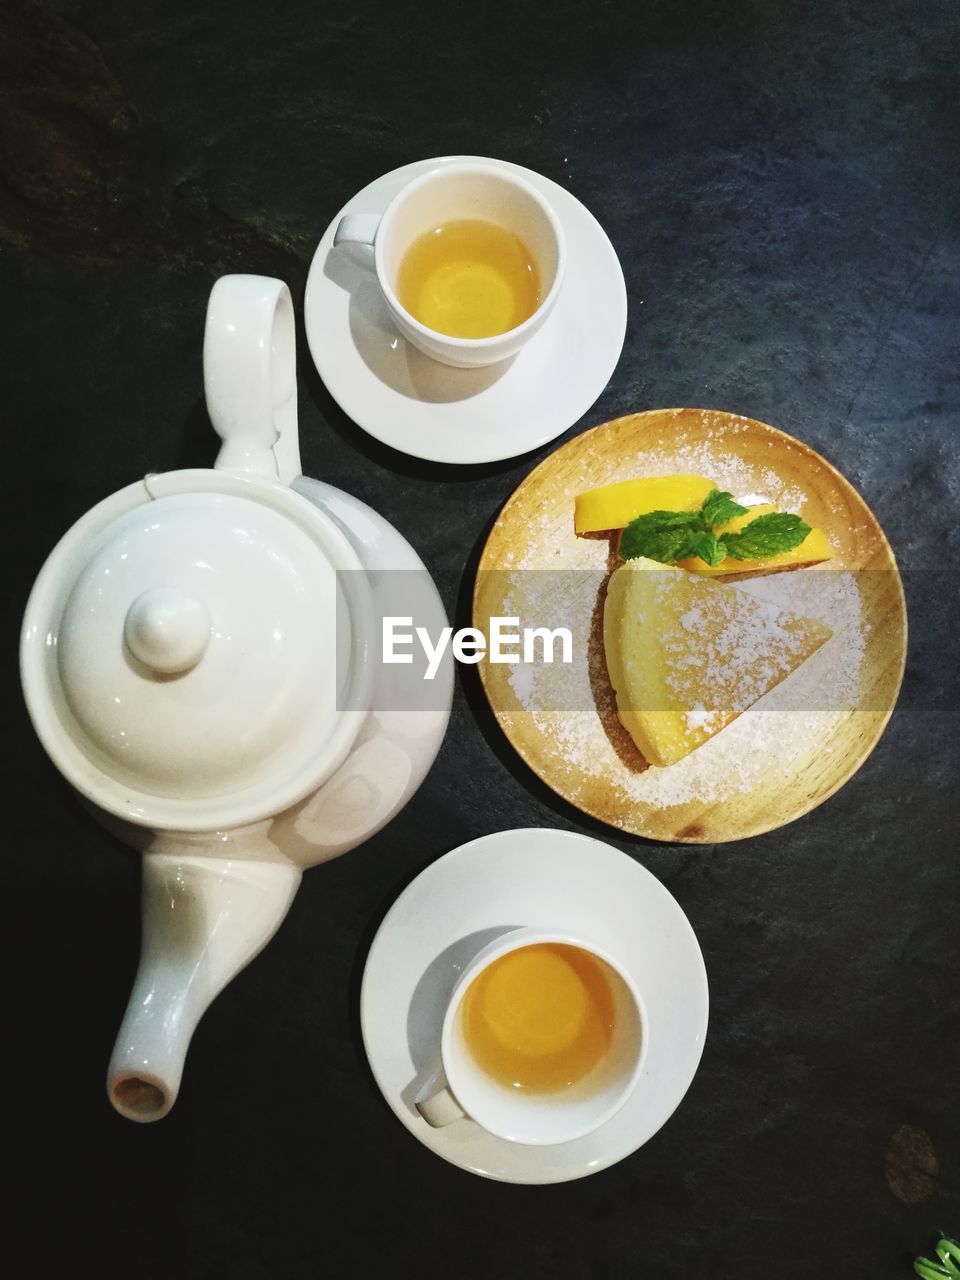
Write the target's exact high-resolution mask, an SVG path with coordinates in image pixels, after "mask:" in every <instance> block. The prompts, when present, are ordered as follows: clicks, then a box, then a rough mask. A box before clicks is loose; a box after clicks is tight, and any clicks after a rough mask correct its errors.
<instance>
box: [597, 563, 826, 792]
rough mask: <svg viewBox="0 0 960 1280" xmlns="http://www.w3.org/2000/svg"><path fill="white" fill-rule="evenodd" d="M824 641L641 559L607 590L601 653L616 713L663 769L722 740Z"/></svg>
mask: <svg viewBox="0 0 960 1280" xmlns="http://www.w3.org/2000/svg"><path fill="white" fill-rule="evenodd" d="M830 635H831V631H830V628H829V627H827V626H824V625H823V623H821V622H817V621H815V620H814V619H812V618H804V617H801V616H800V615H796V614H790V613H785V612H783V611H782V610H781V609H778V608H777V607H776V606H775V605H772V604H770V603H769V602H767V601H764V600H758V599H756V598H754V597H753V596H750V595H748V594H747V593H746V592H745V591H741V590H739V589H738V588H737V587H736V586H733V585H731V584H728V583H724V582H708V581H707V580H706V579H704V578H701V577H699V576H698V575H694V574H690V573H685V572H684V571H683V570H682V569H675V568H673V567H671V566H669V565H663V564H657V562H656V561H654V560H647V559H644V558H643V557H638V558H637V559H636V560H628V561H627V562H626V563H625V564H623V565H621V567H620V568H619V569H617V570H615V572H614V573H613V574H612V576H611V578H610V582H609V584H608V586H607V598H606V602H605V604H604V613H603V646H604V653H605V655H606V660H607V671H608V673H609V676H610V682H611V684H612V685H613V688H614V692H615V693H616V695H617V714H618V715H619V717H620V722H621V723H622V725H623V727H624V728H625V729H626V730H627V732H628V733H629V734H630V736H631V738H633V740H634V742H635V743H636V744H637V747H638V748H639V750H640V751H641V752H642V753H643V755H644V756H645V757H646V759H647V761H648V762H649V763H650V764H652V765H658V766H660V767H664V766H667V765H671V764H675V763H676V762H677V761H678V760H681V759H683V757H684V756H686V755H689V753H690V752H691V751H694V750H695V749H696V748H697V747H699V746H701V745H702V744H703V743H704V742H706V741H707V740H708V739H709V738H712V737H713V735H714V734H716V733H719V732H720V730H721V729H723V728H724V727H725V726H726V725H728V724H730V722H731V721H732V720H735V719H736V718H737V716H739V715H741V714H742V713H743V712H744V711H746V710H747V708H748V707H751V706H753V704H754V703H755V702H756V701H757V699H758V698H761V697H763V695H764V694H765V693H766V692H767V691H768V690H770V689H772V688H773V687H774V686H775V685H777V684H779V683H780V681H781V680H783V679H785V678H786V677H787V676H788V675H789V674H790V673H791V671H794V670H795V669H796V668H797V667H799V666H800V664H801V663H802V662H804V661H806V659H807V658H809V657H810V655H811V654H812V653H814V652H816V650H817V649H819V648H820V646H821V645H822V644H824V643H825V642H826V641H827V640H828V639H829V638H830Z"/></svg>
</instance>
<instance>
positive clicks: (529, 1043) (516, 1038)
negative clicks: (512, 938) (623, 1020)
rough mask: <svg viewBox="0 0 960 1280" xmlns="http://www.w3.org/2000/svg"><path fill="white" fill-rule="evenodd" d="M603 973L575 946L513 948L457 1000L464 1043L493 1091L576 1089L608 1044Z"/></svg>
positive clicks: (609, 999) (609, 1014)
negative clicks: (499, 1088)
mask: <svg viewBox="0 0 960 1280" xmlns="http://www.w3.org/2000/svg"><path fill="white" fill-rule="evenodd" d="M608 973H609V970H608V966H607V965H606V964H604V962H603V961H602V960H601V959H600V958H599V957H598V956H595V955H592V954H591V953H590V952H588V951H584V950H582V949H581V948H580V947H574V946H569V945H566V944H563V943H554V942H544V943H537V944H534V945H533V946H527V947H519V948H518V949H517V950H515V951H510V952H508V953H507V954H506V955H503V956H501V957H500V958H499V959H498V960H494V961H493V963H492V964H490V965H488V966H487V967H486V968H485V969H484V970H483V972H482V973H480V974H479V975H478V976H477V977H476V978H474V980H473V982H472V983H471V985H470V987H469V989H468V990H467V993H466V995H465V996H464V1001H463V1024H462V1029H463V1038H464V1042H465V1044H466V1047H467V1049H468V1051H469V1052H470V1054H471V1055H472V1056H473V1059H474V1062H475V1063H476V1065H477V1066H478V1067H479V1068H480V1069H481V1070H482V1071H484V1072H485V1073H486V1074H487V1075H488V1076H490V1077H491V1078H492V1079H493V1080H495V1081H496V1082H497V1083H498V1084H501V1085H505V1086H507V1087H508V1088H512V1089H522V1090H527V1091H529V1092H532V1093H556V1092H558V1091H560V1090H562V1089H568V1088H571V1087H572V1086H574V1085H576V1084H578V1083H579V1082H580V1081H581V1080H583V1079H584V1078H585V1077H586V1076H588V1075H589V1074H590V1072H591V1071H593V1070H594V1068H595V1067H596V1066H597V1065H598V1063H599V1062H600V1061H601V1059H602V1058H603V1057H604V1055H605V1054H606V1053H607V1051H608V1049H609V1048H610V1045H611V1044H612V1042H613V1036H614V1029H615V1001H614V996H613V990H612V988H611V984H610V978H609V976H608Z"/></svg>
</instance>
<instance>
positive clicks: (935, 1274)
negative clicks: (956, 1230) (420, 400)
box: [913, 1236, 960, 1280]
mask: <svg viewBox="0 0 960 1280" xmlns="http://www.w3.org/2000/svg"><path fill="white" fill-rule="evenodd" d="M936 1253H937V1259H938V1261H934V1259H933V1258H917V1259H916V1260H915V1261H914V1264H913V1269H914V1271H915V1272H916V1273H917V1275H918V1276H920V1277H921V1280H941V1278H942V1277H946V1280H958V1277H960V1265H958V1264H960V1244H958V1243H957V1241H956V1240H951V1238H950V1237H949V1236H942V1237H941V1238H940V1240H939V1242H938V1243H937V1249H936Z"/></svg>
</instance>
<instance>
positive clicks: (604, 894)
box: [360, 828, 708, 1183]
mask: <svg viewBox="0 0 960 1280" xmlns="http://www.w3.org/2000/svg"><path fill="white" fill-rule="evenodd" d="M518 925H533V926H536V927H541V928H551V929H562V930H565V931H569V932H570V933H574V934H579V935H581V936H582V937H585V938H589V939H590V940H592V941H595V942H597V943H599V944H600V945H601V946H603V947H605V948H607V949H608V950H609V951H610V952H611V954H612V955H614V956H616V957H617V959H618V960H619V961H620V963H621V964H622V965H623V966H624V968H626V969H627V970H628V971H629V973H630V975H631V976H632V977H633V979H634V981H635V982H636V983H637V986H638V987H639V988H640V991H641V993H642V995H643V998H644V1002H645V1004H646V1009H647V1015H648V1021H649V1028H650V1043H649V1048H648V1051H647V1061H646V1065H645V1068H644V1072H643V1075H642V1076H641V1078H640V1082H639V1084H638V1085H637V1088H636V1090H635V1091H634V1093H633V1094H632V1096H631V1097H630V1098H629V1099H628V1101H627V1102H626V1103H625V1104H624V1106H623V1108H622V1109H621V1110H620V1111H618V1112H617V1114H616V1115H615V1116H614V1117H613V1118H612V1119H610V1120H608V1121H607V1123H606V1124H605V1125H602V1126H601V1128H599V1129H597V1130H595V1131H594V1132H593V1133H591V1134H589V1135H588V1136H587V1137H585V1138H578V1139H577V1140H576V1141H575V1142H566V1143H563V1144H561V1145H559V1146H552V1147H524V1146H520V1145H519V1144H517V1143H513V1142H506V1141H504V1140H503V1139H502V1138H495V1137H493V1136H492V1135H491V1134H489V1133H487V1132H486V1131H485V1130H483V1129H481V1128H480V1126H479V1125H477V1124H475V1123H474V1122H473V1121H472V1120H456V1121H454V1123H453V1124H450V1125H447V1126H446V1127H445V1128H442V1129H431V1128H430V1126H429V1125H428V1124H427V1122H426V1121H425V1120H423V1119H422V1118H421V1117H420V1115H419V1114H418V1113H417V1111H416V1110H415V1109H414V1106H413V1098H414V1097H415V1096H416V1094H417V1092H418V1090H419V1089H420V1087H421V1086H422V1085H423V1084H424V1083H425V1082H426V1080H427V1078H428V1077H429V1075H430V1074H431V1072H432V1070H433V1069H434V1067H435V1066H436V1059H437V1050H438V1045H439V1040H440V1028H441V1025H442V1022H443V1015H444V1008H445V1005H446V1001H447V998H448V996H449V993H450V991H451V990H452V988H453V985H454V983H455V982H456V979H457V976H458V974H459V973H460V971H461V969H462V968H463V966H464V965H465V964H466V963H467V962H468V961H469V960H470V959H471V958H472V957H473V955H475V954H476V952H477V951H478V950H479V949H480V947H481V946H485V945H486V943H487V942H490V941H492V940H493V939H494V938H495V937H497V936H498V935H499V934H501V933H505V932H506V931H507V930H508V929H510V928H514V927H516V926H518ZM707 1004H708V1001H707V976H706V972H705V970H704V966H703V957H702V956H701V954H700V948H699V946H698V945H697V940H696V937H695V935H694V933H693V930H692V928H691V927H690V924H689V922H688V921H687V918H686V916H685V915H684V914H683V912H682V911H681V910H680V907H679V906H678V905H677V903H676V902H675V900H674V899H673V898H672V897H671V895H670V894H669V893H668V892H667V890H666V889H665V888H664V887H663V885H662V884H661V883H660V882H659V880H657V879H656V878H655V877H654V876H652V875H651V874H650V872H649V871H646V870H645V869H644V868H643V867H641V866H640V864H639V863H637V862H634V861H633V859H632V858H629V857H627V855H626V854H624V853H620V852H619V851H618V850H616V849H614V848H612V847H611V846H610V845H607V844H604V843H602V842H601V841H600V840H594V839H592V838H590V837H588V836H581V835H576V834H574V833H572V832H567V831H553V830H547V829H543V828H529V829H526V830H519V831H500V832H498V833H496V834H495V835H490V836H484V837H482V838H481V839H479V840H472V841H471V842H470V843H469V844H465V845H461V846H460V848H459V849H454V850H453V851H452V852H451V853H448V854H447V855H446V856H445V857H443V858H440V859H439V861H437V862H435V863H433V865H432V866H430V867H428V868H427V870H426V871H424V872H422V873H421V874H420V875H419V876H418V877H417V878H416V880H414V881H413V883H412V884H410V885H408V886H407V888H406V889H405V890H404V891H403V893H402V894H401V895H400V897H399V898H398V899H397V901H396V902H395V903H394V905H393V906H392V907H391V908H390V911H389V912H388V914H387V916H386V918H385V920H384V921H383V924H382V925H381V926H380V928H379V930H378V932H377V936H376V938H375V939H374V941H373V946H372V947H371V948H370V954H369V956H368V957H367V963H366V968H365V970H364V976H363V987H362V990H361V994H360V1021H361V1025H362V1028H363V1040H364V1045H365V1046H366V1050H367V1057H368V1058H369V1060H370V1066H371V1069H372V1071H373V1075H374V1078H375V1079H376V1081H377V1084H378V1085H379V1086H380V1089H381V1090H382V1092H383V1095H384V1097H385V1098H386V1100H387V1102H388V1103H389V1104H390V1106H391V1107H392V1109H393V1110H394V1112H395V1113H396V1115H397V1116H398V1117H399V1119H400V1120H401V1121H402V1122H403V1123H404V1124H405V1125H406V1127H407V1128H408V1129H409V1130H410V1132H411V1133H412V1134H413V1135H414V1137H416V1138H419V1140H420V1141H421V1142H422V1143H423V1144H424V1146H427V1147H429V1148H430V1150H431V1151H434V1152H436V1154H437V1155H438V1156H442V1157H443V1159H444V1160H449V1161H450V1163H451V1164H456V1165H459V1166H460V1168H462V1169H468V1170H469V1171H470V1172H471V1173H477V1174H480V1175H481V1176H483V1177H486V1178H496V1179H498V1180H499V1181H501V1182H523V1183H547V1182H567V1181H569V1180H571V1179H573V1178H582V1177H584V1176H586V1175H587V1174H590V1173H596V1172H597V1171H598V1170H600V1169H605V1168H606V1167H607V1166H608V1165H611V1164H615V1163H616V1162H617V1161H618V1160H622V1159H623V1158H624V1156H627V1155H629V1154H630V1153H631V1152H632V1151H636V1149H637V1148H638V1147H640V1146H642V1145H643V1143H645V1142H646V1141H647V1140H648V1139H649V1138H651V1137H652V1136H653V1134H655V1133H656V1132H657V1130H658V1129H659V1128H660V1127H661V1126H662V1125H663V1124H664V1123H665V1122H666V1120H667V1118H668V1117H669V1116H670V1115H671V1114H672V1112H673V1111H674V1109H675V1108H676V1106H677V1104H678V1103H679V1102H680V1100H681V1098H682V1097H683V1095H684V1094H685V1093H686V1091H687V1089H688V1088H689V1086H690V1082H691V1080H692V1079H693V1077H694V1074H695V1072H696V1070H697V1065H698V1063H699V1061H700V1055H701V1053H702V1052H703V1042H704V1037H705V1035H706V1030H707Z"/></svg>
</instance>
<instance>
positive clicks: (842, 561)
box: [473, 409, 907, 844]
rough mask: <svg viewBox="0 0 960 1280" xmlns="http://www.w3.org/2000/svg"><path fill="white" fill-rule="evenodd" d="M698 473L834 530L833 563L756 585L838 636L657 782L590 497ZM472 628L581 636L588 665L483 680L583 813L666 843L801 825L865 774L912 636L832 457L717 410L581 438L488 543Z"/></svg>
mask: <svg viewBox="0 0 960 1280" xmlns="http://www.w3.org/2000/svg"><path fill="white" fill-rule="evenodd" d="M679 472H692V473H695V474H700V475H705V476H707V477H708V478H710V479H712V480H714V481H715V482H716V483H717V484H718V485H719V487H720V488H722V489H728V490H730V491H732V492H733V494H734V496H735V497H739V498H741V499H743V498H746V499H748V500H752V501H757V500H760V499H764V500H767V501H771V502H774V503H776V505H777V506H778V508H779V509H781V510H790V511H796V512H798V513H799V514H801V515H802V516H803V518H804V519H805V520H806V521H807V522H808V523H809V524H811V525H819V526H821V527H822V528H824V529H825V530H826V531H827V533H828V535H829V537H830V540H831V542H832V544H833V548H834V558H833V559H832V560H831V561H829V562H827V563H825V564H823V565H819V566H813V567H809V568H801V569H794V570H790V571H789V572H781V573H771V574H765V575H756V574H752V575H741V576H740V577H739V578H738V579H737V580H736V581H737V585H738V587H739V588H740V589H742V590H747V591H750V592H751V593H753V594H755V595H760V596H763V597H765V598H768V599H770V600H773V601H775V602H776V603H778V604H781V605H782V606H783V607H784V608H787V609H791V610H792V611H793V612H800V613H805V614H807V615H809V616H814V617H817V616H819V617H821V618H822V619H823V620H824V621H826V622H827V623H828V624H829V625H830V626H831V627H832V629H833V632H834V634H833V637H832V638H831V640H830V641H828V643H827V644H826V645H824V647H823V649H821V650H820V651H819V652H818V653H817V654H814V655H813V656H812V657H811V658H810V659H808V661H807V662H806V663H804V664H803V665H802V666H801V667H800V668H799V669H798V670H797V671H795V672H794V673H793V674H792V675H791V676H790V677H788V679H787V680H785V681H783V683H782V684H781V685H779V686H778V687H777V688H776V689H773V690H771V692H770V693H768V694H767V695H766V696H765V697H764V698H762V699H761V700H760V701H759V702H757V703H756V704H755V705H754V706H753V707H751V708H750V709H749V710H748V711H747V712H745V713H744V714H743V715H741V716H740V717H739V718H738V719H737V720H735V721H733V723H732V724H730V725H728V726H727V728H725V729H724V730H722V732H720V733H719V734H717V735H716V736H715V737H714V738H712V739H711V740H710V741H709V742H707V743H705V744H704V745H703V746H702V747H700V748H699V749H698V750H697V751H694V752H692V753H691V754H690V755H689V756H688V757H686V759H685V760H682V761H680V762H679V763H678V764H675V765H672V766H670V767H669V768H667V769H655V768H650V767H649V766H648V765H647V763H646V761H645V760H644V759H643V757H642V756H641V755H640V753H639V752H638V751H637V749H636V747H635V746H634V745H633V743H632V741H631V739H630V738H629V737H628V735H627V734H626V733H625V731H624V730H623V728H622V726H621V725H620V723H619V720H618V719H617V716H616V706H615V701H614V697H613V691H612V689H611V688H610V684H609V679H608V677H607V674H606V664H605V662H604V659H603V645H602V608H603V597H604V594H605V589H606V579H607V577H608V576H609V572H610V570H611V569H612V568H613V567H614V566H615V564H616V562H617V561H616V556H615V554H614V551H613V548H612V546H611V543H610V540H609V539H608V538H607V537H605V536H602V535H592V536H588V537H579V538H578V537H577V536H576V535H575V534H574V531H573V504H574V498H575V496H576V494H577V493H579V492H581V491H582V490H584V489H590V488H594V487H595V486H597V485H604V484H611V483H613V482H615V481H617V480H624V479H628V478H630V477H637V476H653V475H669V474H671V473H679ZM473 613H474V625H475V626H477V627H478V628H480V629H481V630H483V631H484V632H485V633H488V631H489V621H490V618H491V617H494V616H506V617H510V616H513V617H519V618H520V619H521V622H520V625H521V627H524V626H536V625H540V626H549V627H550V628H555V627H558V626H560V625H568V626H569V628H570V630H571V632H572V635H573V661H572V663H570V664H562V663H560V662H559V661H556V662H554V663H553V664H552V665H551V666H550V667H547V666H545V665H544V664H543V663H542V662H534V663H531V664H520V665H505V664H491V663H489V662H487V661H484V662H483V663H481V665H480V675H481V679H482V681H483V685H484V689H485V691H486V694H487V698H488V700H489V702H490V705H491V707H492V709H493V712H494V714H495V716H496V718H497V719H498V721H499V722H500V725H501V726H502V728H503V730H504V732H505V733H506V735H507V737H508V738H509V740H510V742H511V743H512V744H513V746H514V747H515V748H516V750H517V752H518V753H519V754H520V755H521V756H522V758H523V759H524V760H525V761H526V762H527V764H528V765H529V766H530V767H531V768H532V769H533V770H534V772H535V773H537V774H538V775H539V777H541V778H542V779H543V781H544V782H546V783H547V784H548V785H549V786H550V787H552V788H553V790H554V791H556V792H557V793H558V794H559V795H561V796H563V797H564V798H565V799H566V800H568V801H570V802H571V803H572V804H574V805H575V806H576V807H577V808H579V809H581V810H582V811H583V812H584V813H588V814H590V815H591V816H593V817H595V818H599V819H600V820H601V821H603V822H607V823H610V824H611V826H614V827H617V828H619V829H621V830H623V831H628V832H631V833H633V834H635V835H639V836H646V837H649V838H651V839H655V840H669V841H681V842H684V843H692V844H706V843H713V842H717V841H726V840H739V839H743V838H744V837H747V836H753V835H758V834H760V833H761V832H764V831H770V830H773V829H774V828H776V827H779V826H782V825H783V824H784V823H787V822H792V821H793V820H794V819H795V818H799V817H800V816H801V815H802V814H805V813H808V812H809V811H810V810H811V809H813V808H815V807H816V806H817V805H818V804H821V803H822V802H823V801H824V800H826V799H827V798H828V797H829V796H831V795H832V794H833V793H834V792H835V791H836V790H837V789H838V788H839V787H841V786H843V784H844V783H845V782H846V781H847V780H848V779H849V778H850V777H851V776H852V775H853V774H854V773H855V772H856V770H857V769H858V768H859V767H860V765H861V764H862V763H863V762H864V760H865V759H866V758H867V756H868V755H869V754H870V752H871V751H872V749H873V747H874V746H875V745H876V743H877V741H878V739H879V737H880V735H881V733H882V732H883V729H884V726H885V725H886V723H887V721H888V719H889V718H890V714H891V712H892V710H893V706H894V703H895V701H896V698H897V694H898V692H899V689H900V683H901V680H902V678H903V669H904V663H905V660H906V643H907V621H906V605H905V602H904V596H903V587H902V584H901V581H900V575H899V572H898V571H897V565H896V560H895V559H894V555H893V552H892V550H891V548H890V545H889V543H888V542H887V540H886V538H885V537H884V534H883V530H882V529H881V528H880V525H879V524H878V523H877V520H876V518H875V517H874V515H873V513H872V512H871V511H870V509H869V507H868V506H867V505H866V503H865V502H864V500H863V499H862V498H861V497H860V495H859V494H858V493H857V492H856V490H855V489H854V488H853V486H852V485H851V484H850V483H849V482H848V481H847V480H845V479H844V477H843V476H842V475H840V474H839V472H838V471H836V470H835V469H834V468H833V467H832V466H831V465H830V464H829V463H828V462H827V461H826V460H825V459H824V458H822V457H820V455H819V454H817V453H815V452H814V451H813V450H812V449H810V448H808V447H807V446H806V445H804V444H802V443H801V442H800V441H799V440H795V439H793V438H792V437H791V436H788V435H786V434H785V433H784V432H782V431H778V430H777V429H776V428H774V427H770V426H766V425H765V424H764V423H762V422H756V421H754V420H752V419H749V418H741V417H737V416H736V415H734V414H729V413H720V412H716V411H711V410H703V409H658V410H653V411H651V412H649V413H638V414H630V415H628V416H627V417H623V418H617V419H616V420H614V421H613V422H606V423H604V424H603V425H601V426H598V427H594V428H593V429H592V430H590V431H586V432H584V433H583V434H582V435H580V436H578V437H577V438H576V439H575V440H571V441H570V442H569V443H568V444H565V445H563V446H562V447H561V448H559V449H558V450H557V451H556V452H555V453H553V454H551V455H550V456H549V457H548V458H546V459H544V461H543V462H542V463H541V464H540V465H539V466H538V467H537V468H536V469H535V470H534V471H532V472H531V473H530V475H529V476H527V478H526V479H525V480H524V481H523V483H522V484H521V485H520V486H519V488H518V489H517V490H516V491H515V492H514V494H513V496H512V497H511V498H510V499H509V501H508V502H507V504H506V505H505V506H504V508H503V510H502V511H501V513H500V515H499V517H498V518H497V521H496V523H495V524H494V527H493V529H492V530H491V533H490V536H489V538H488V539H487V543H486V546H485V548H484V552H483V555H482V557H481V560H480V566H479V569H478V572H477V580H476V584H475V587H474V599H473Z"/></svg>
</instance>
